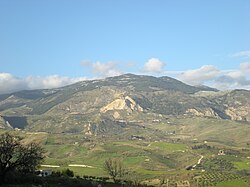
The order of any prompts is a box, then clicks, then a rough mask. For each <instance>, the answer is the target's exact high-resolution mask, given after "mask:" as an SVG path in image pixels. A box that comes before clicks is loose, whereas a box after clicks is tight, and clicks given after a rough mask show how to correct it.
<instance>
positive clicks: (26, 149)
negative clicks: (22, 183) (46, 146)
mask: <svg viewBox="0 0 250 187" xmlns="http://www.w3.org/2000/svg"><path fill="white" fill-rule="evenodd" d="M21 140H22V138H21V137H19V136H14V135H11V134H9V133H4V134H2V135H0V183H1V182H2V183H3V182H4V180H5V177H6V175H7V174H8V173H10V172H13V171H15V172H20V173H30V172H33V171H34V170H35V169H36V167H37V166H38V165H39V164H40V163H41V161H42V160H43V158H44V156H43V153H44V150H43V149H42V148H41V147H40V146H39V145H38V144H36V143H29V144H26V145H24V144H22V143H21Z"/></svg>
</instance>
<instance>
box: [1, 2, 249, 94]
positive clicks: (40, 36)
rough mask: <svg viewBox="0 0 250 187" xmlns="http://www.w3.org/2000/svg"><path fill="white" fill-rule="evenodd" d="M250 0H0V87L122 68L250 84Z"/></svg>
mask: <svg viewBox="0 0 250 187" xmlns="http://www.w3.org/2000/svg"><path fill="white" fill-rule="evenodd" d="M249 20H250V1H249V0H220V1H217V0H204V1H200V0H189V1H184V0H136V1H135V0H74V1H70V0H0V94H3V93H10V92H14V91H18V90H23V89H42V88H55V87H60V86H64V85H68V84H72V83H74V82H77V81H82V80H88V79H99V78H105V77H109V76H117V75H120V74H124V73H134V74H145V75H153V76H170V77H173V78H176V79H178V80H181V81H183V82H185V83H187V84H190V85H201V84H203V85H207V86H211V87H215V88H218V89H220V90H226V89H250V21H249Z"/></svg>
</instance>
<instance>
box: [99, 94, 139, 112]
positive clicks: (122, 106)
mask: <svg viewBox="0 0 250 187" xmlns="http://www.w3.org/2000/svg"><path fill="white" fill-rule="evenodd" d="M113 110H126V111H127V112H133V111H138V112H142V111H143V108H142V107H141V106H140V105H139V104H137V103H136V102H135V101H134V100H133V99H132V98H131V97H129V96H125V97H121V98H118V99H115V100H114V101H112V102H111V103H109V104H108V105H106V106H104V107H102V108H101V109H100V112H101V113H105V112H107V111H113Z"/></svg>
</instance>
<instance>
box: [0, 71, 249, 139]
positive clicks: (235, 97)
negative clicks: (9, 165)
mask: <svg viewBox="0 0 250 187" xmlns="http://www.w3.org/2000/svg"><path fill="white" fill-rule="evenodd" d="M0 116H1V118H0V126H1V127H2V128H7V127H8V126H9V125H11V126H12V127H13V128H20V129H23V128H24V129H27V130H32V131H47V132H56V133H60V132H83V133H85V134H93V133H108V131H109V130H108V126H109V128H111V129H112V128H113V129H114V131H116V132H120V131H122V130H124V126H129V125H141V124H147V122H148V121H152V120H163V119H167V118H168V117H173V116H174V117H178V116H186V117H192V116H199V117H209V118H215V119H227V120H237V121H246V122H250V91H247V90H233V91H227V92H220V91H218V90H216V89H213V88H209V87H204V86H198V87H195V86H190V85H187V84H184V83H182V82H180V81H178V80H176V79H173V78H170V77H166V76H164V77H153V76H145V75H133V74H124V75H121V76H116V77H109V78H106V79H99V80H88V81H82V82H78V83H75V84H72V85H69V86H65V87H62V88H57V89H44V90H29V91H20V92H15V93H11V94H4V95H0ZM156 116H157V117H156ZM156 118H157V119H156ZM7 124H8V125H7Z"/></svg>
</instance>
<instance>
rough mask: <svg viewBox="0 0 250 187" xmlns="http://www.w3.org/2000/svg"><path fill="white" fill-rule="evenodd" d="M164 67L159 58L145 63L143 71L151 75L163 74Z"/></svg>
mask: <svg viewBox="0 0 250 187" xmlns="http://www.w3.org/2000/svg"><path fill="white" fill-rule="evenodd" d="M164 66H165V64H164V63H163V62H161V61H160V60H159V59H158V58H151V59H149V60H148V61H147V62H146V63H145V65H144V68H143V70H144V72H149V73H161V72H163V68H164Z"/></svg>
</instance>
